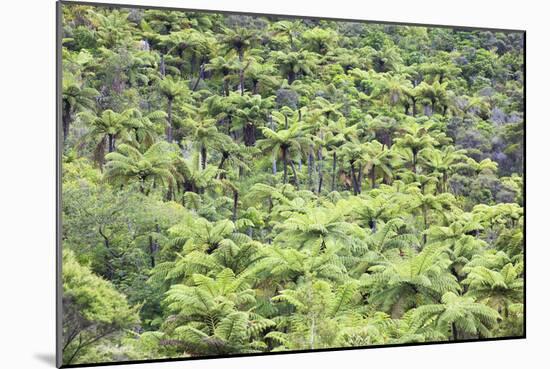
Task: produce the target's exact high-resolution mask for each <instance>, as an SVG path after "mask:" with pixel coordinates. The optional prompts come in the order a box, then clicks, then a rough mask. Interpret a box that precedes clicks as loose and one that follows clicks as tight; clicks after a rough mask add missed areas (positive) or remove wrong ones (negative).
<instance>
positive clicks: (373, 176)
mask: <svg viewBox="0 0 550 369" xmlns="http://www.w3.org/2000/svg"><path fill="white" fill-rule="evenodd" d="M370 187H371V189H375V188H376V165H374V164H373V165H372V168H371V169H370Z"/></svg>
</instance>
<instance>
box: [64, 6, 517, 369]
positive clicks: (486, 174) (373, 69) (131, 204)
mask: <svg viewBox="0 0 550 369" xmlns="http://www.w3.org/2000/svg"><path fill="white" fill-rule="evenodd" d="M58 12H59V13H58V32H59V34H58V39H59V40H58V41H59V45H58V135H59V137H58V139H59V141H58V142H59V147H58V159H59V161H58V165H59V172H58V177H59V178H58V179H59V183H58V186H59V188H58V192H59V196H58V200H59V203H58V206H59V214H58V222H59V224H58V227H59V234H58V238H59V242H58V248H59V249H58V365H62V366H64V367H71V366H79V365H92V364H95V365H97V364H110V363H121V362H129V363H138V362H146V361H163V360H186V359H201V358H216V357H228V356H242V355H266V354H276V353H277V354H280V353H291V352H303V351H315V350H336V349H351V348H372V347H380V346H386V345H389V346H392V345H393V346H395V345H420V344H429V343H449V342H465V341H482V340H493V339H508V338H523V337H525V325H524V324H525V313H524V304H525V285H524V284H525V282H524V273H525V272H524V270H525V263H524V261H525V253H524V231H525V229H524V228H525V227H524V196H525V191H524V188H525V174H524V169H525V141H524V140H525V112H524V110H525V97H524V96H525V93H524V87H525V86H524V83H525V82H524V76H525V65H524V63H525V61H524V53H525V32H523V31H513V30H495V29H472V28H464V27H450V26H431V25H430V26H428V25H411V24H394V23H384V22H374V21H352V20H335V19H319V18H309V17H302V16H282V15H277V16H276V15H260V14H237V13H227V12H216V11H200V10H183V9H169V8H158V7H157V8H155V7H150V8H148V7H137V6H136V7H132V6H129V5H125V6H123V7H122V6H117V5H100V4H94V5H89V4H85V3H78V2H61V3H59V6H58ZM419 349H420V348H419ZM388 354H389V355H391V352H389V351H388Z"/></svg>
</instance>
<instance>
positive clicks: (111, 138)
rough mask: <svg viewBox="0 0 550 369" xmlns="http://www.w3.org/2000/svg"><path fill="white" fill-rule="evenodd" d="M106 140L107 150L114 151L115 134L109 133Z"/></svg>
mask: <svg viewBox="0 0 550 369" xmlns="http://www.w3.org/2000/svg"><path fill="white" fill-rule="evenodd" d="M107 140H108V141H109V152H113V151H115V136H114V135H113V134H111V133H109V134H108V135H107Z"/></svg>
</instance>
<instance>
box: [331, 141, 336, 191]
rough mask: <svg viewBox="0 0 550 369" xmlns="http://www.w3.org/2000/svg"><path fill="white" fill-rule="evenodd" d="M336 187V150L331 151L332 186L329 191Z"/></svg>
mask: <svg viewBox="0 0 550 369" xmlns="http://www.w3.org/2000/svg"><path fill="white" fill-rule="evenodd" d="M335 189H336V151H333V152H332V186H331V191H334V190H335Z"/></svg>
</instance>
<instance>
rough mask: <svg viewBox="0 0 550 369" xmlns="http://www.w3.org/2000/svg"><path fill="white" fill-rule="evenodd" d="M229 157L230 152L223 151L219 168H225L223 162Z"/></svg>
mask: <svg viewBox="0 0 550 369" xmlns="http://www.w3.org/2000/svg"><path fill="white" fill-rule="evenodd" d="M228 157H229V154H228V153H227V152H225V151H224V152H223V153H222V158H221V160H220V164H219V165H218V169H219V170H222V169H223V164H224V163H225V161H226V160H227V158H228Z"/></svg>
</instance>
